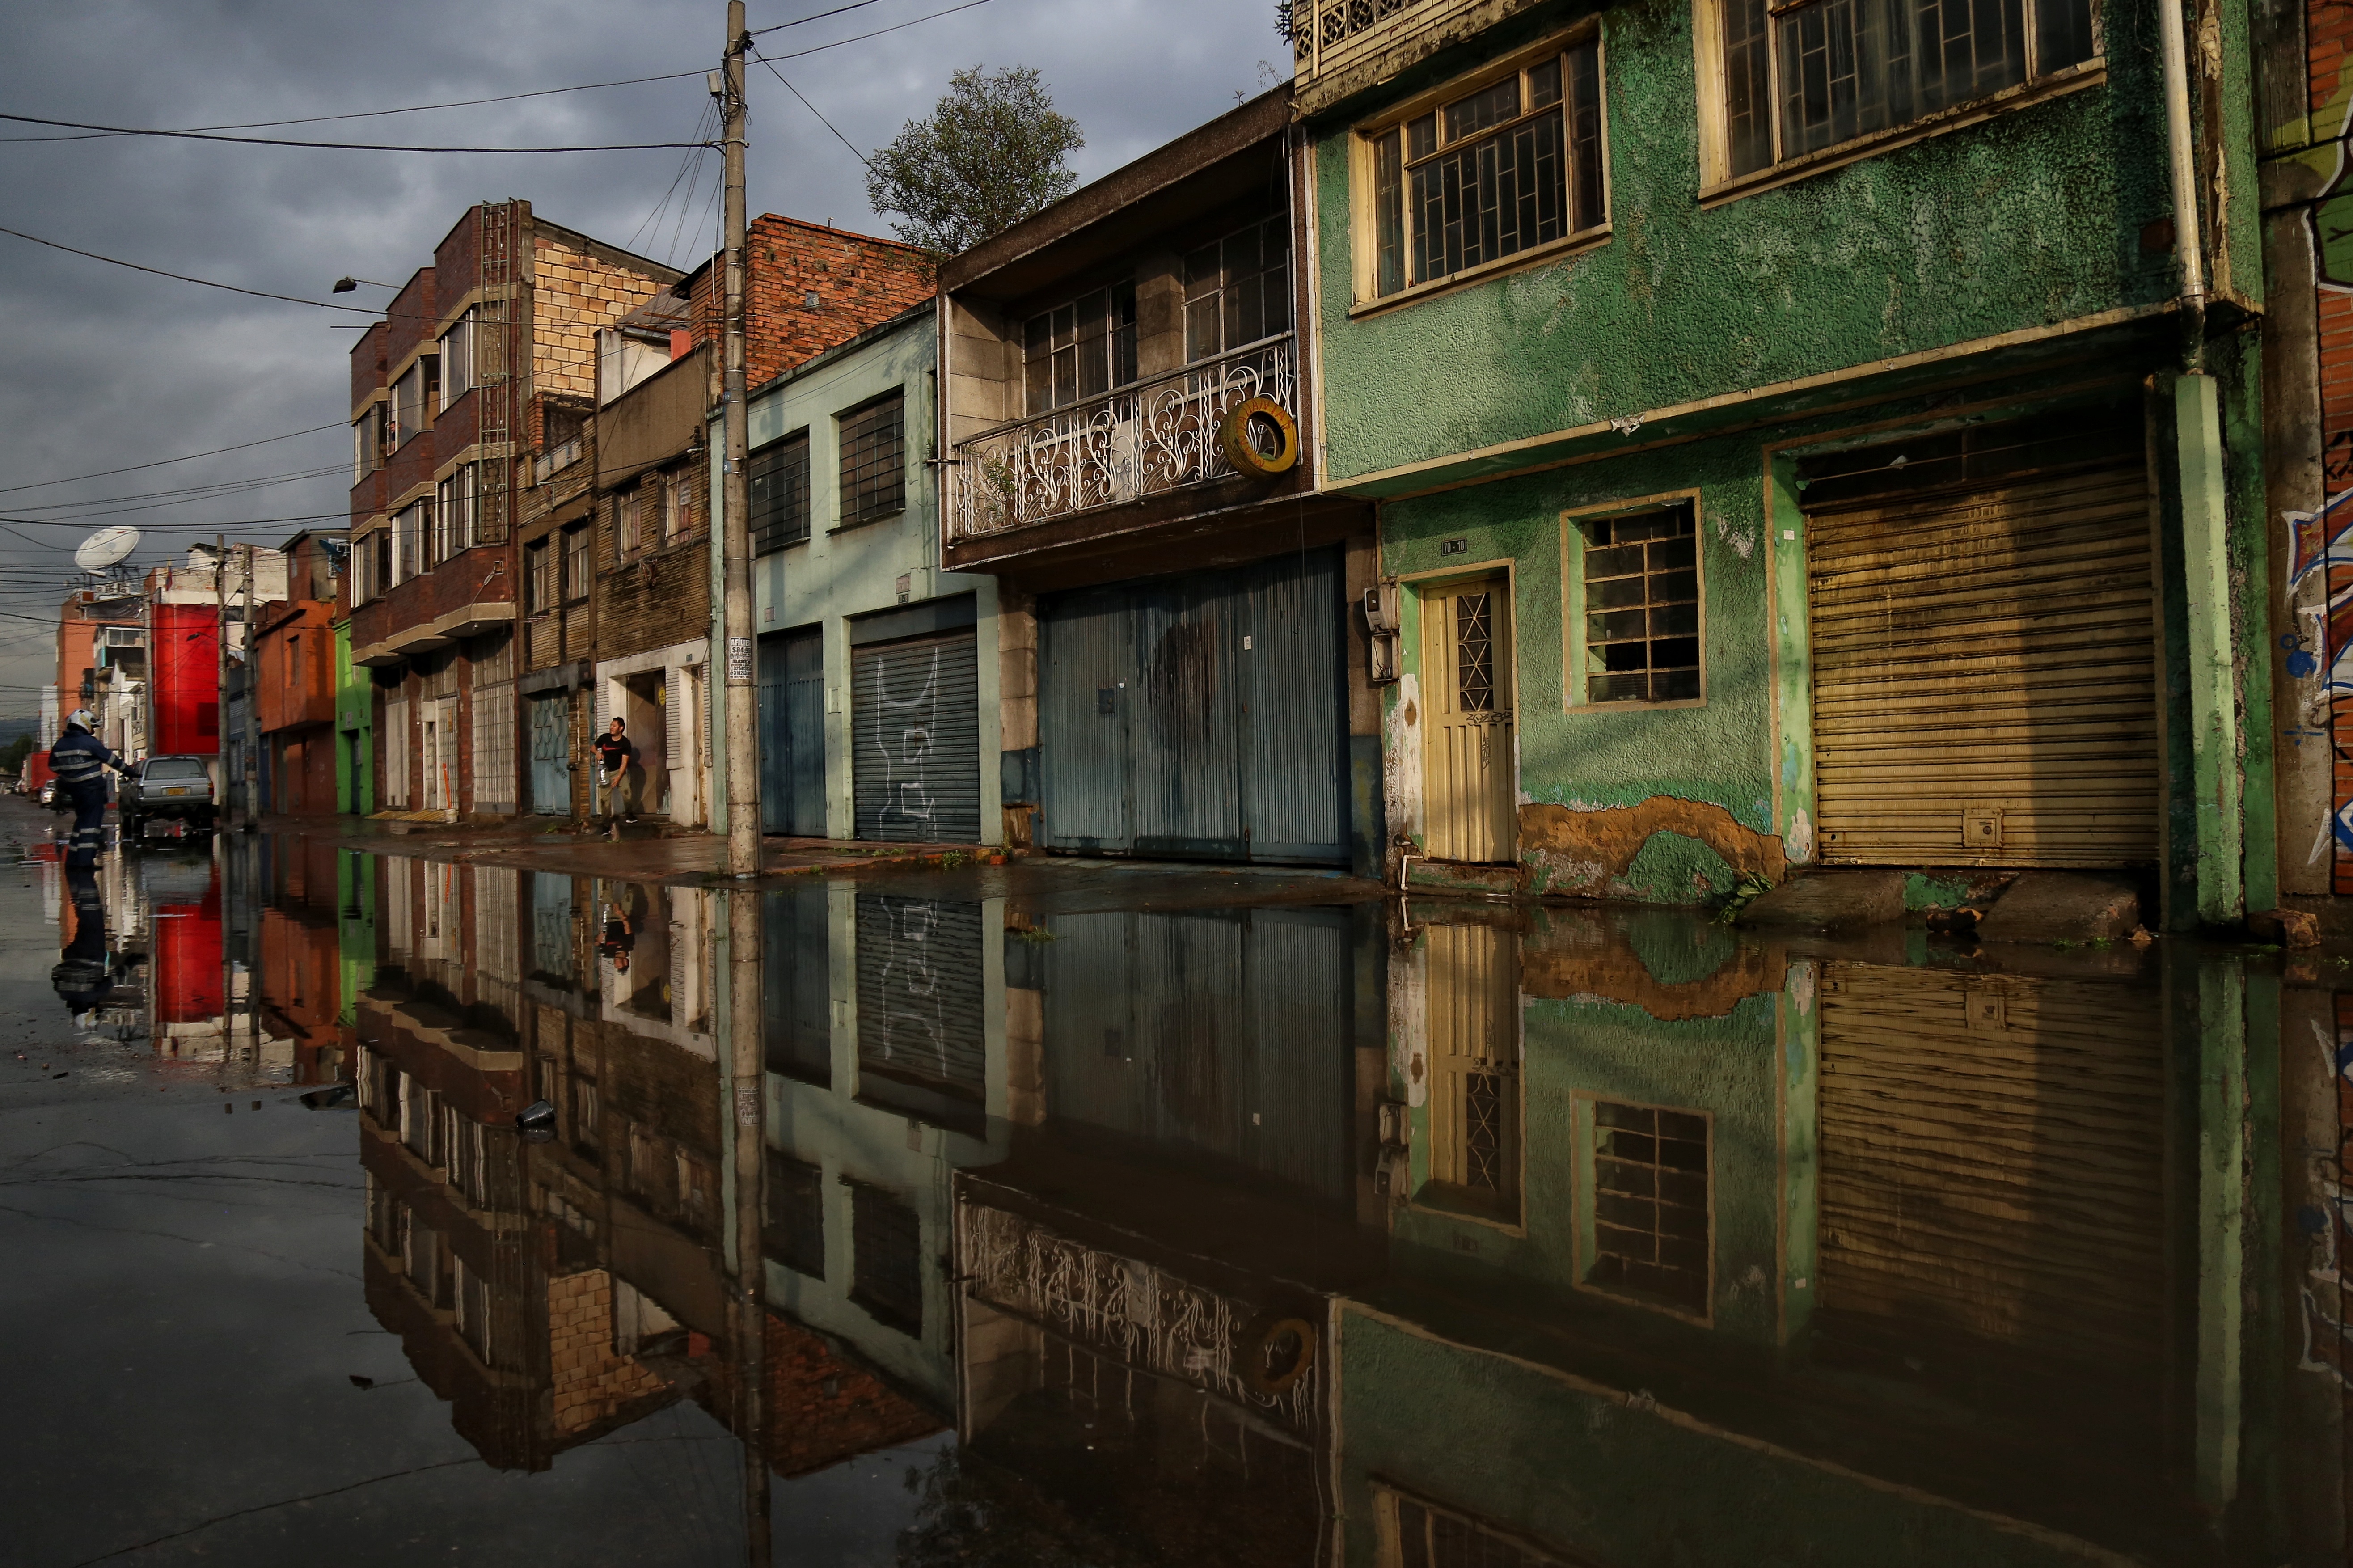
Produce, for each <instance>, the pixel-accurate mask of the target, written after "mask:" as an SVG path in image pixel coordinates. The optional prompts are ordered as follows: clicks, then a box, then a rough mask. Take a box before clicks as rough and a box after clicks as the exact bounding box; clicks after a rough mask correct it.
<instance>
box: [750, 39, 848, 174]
mask: <svg viewBox="0 0 2353 1568" xmlns="http://www.w3.org/2000/svg"><path fill="white" fill-rule="evenodd" d="M752 58H754V59H755V60H757V61H759V62H760V63H761V64H762V65H764V66H766V67H767V68H768V74H769V75H770V76H772V77H775V78H776V79H777V80H778V81H785V73H784V72H782V71H780V70H778V69H777V68H776V66H775V64H774V63H772V62H771V61H770V60H769V58H768V57H767V56H765V55H762V54H755V55H754V56H753V57H752ZM785 90H786V92H789V93H791V94H792V95H793V96H794V97H795V98H798V99H800V100H801V107H802V108H803V109H806V110H808V111H809V112H810V113H811V114H814V115H816V116H817V122H818V124H819V125H822V126H824V127H825V128H826V129H827V130H828V131H831V132H833V139H834V140H835V141H837V142H840V143H841V144H842V145H843V146H845V147H847V148H849V154H850V156H851V157H853V158H856V159H857V160H858V161H859V162H860V163H863V164H865V165H866V166H867V167H868V168H870V169H871V168H872V167H874V161H873V160H872V159H871V158H869V157H868V156H867V155H866V154H865V153H860V151H859V150H858V146H857V143H855V142H852V141H850V139H849V137H847V136H844V135H843V134H842V133H841V132H839V130H837V129H836V128H835V126H834V123H833V121H830V120H828V119H827V118H826V117H825V111H824V110H820V109H818V106H817V105H816V104H814V103H811V102H810V101H809V100H807V99H806V98H802V97H801V89H799V88H797V87H795V86H794V85H793V84H792V83H791V82H788V81H785Z"/></svg>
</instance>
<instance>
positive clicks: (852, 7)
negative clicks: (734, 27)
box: [744, 0, 881, 38]
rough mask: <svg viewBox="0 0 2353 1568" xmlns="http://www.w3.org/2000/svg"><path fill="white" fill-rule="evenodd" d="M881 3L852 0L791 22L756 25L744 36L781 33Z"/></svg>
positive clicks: (877, 1)
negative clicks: (847, 3)
mask: <svg viewBox="0 0 2353 1568" xmlns="http://www.w3.org/2000/svg"><path fill="white" fill-rule="evenodd" d="M869 5H881V0H851V3H850V4H849V5H837V6H835V7H834V8H833V9H832V10H830V11H818V12H816V13H815V14H813V15H811V16H796V17H794V18H793V19H792V20H791V21H789V22H778V23H776V24H775V25H774V26H766V27H754V28H753V29H752V30H751V31H750V32H748V33H746V34H745V35H744V37H750V38H756V37H759V36H760V35H761V34H763V33H781V32H783V31H784V30H785V29H786V27H797V26H800V25H801V24H802V23H804V22H822V21H824V20H825V19H826V18H827V17H828V16H840V15H841V14H842V13H843V12H845V11H863V10H864V9H866V7H868V6H869Z"/></svg>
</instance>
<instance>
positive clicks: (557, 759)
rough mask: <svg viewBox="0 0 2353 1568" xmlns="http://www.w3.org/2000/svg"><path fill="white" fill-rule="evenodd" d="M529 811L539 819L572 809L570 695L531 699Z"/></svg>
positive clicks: (556, 693) (555, 693)
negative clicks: (530, 809) (539, 815)
mask: <svg viewBox="0 0 2353 1568" xmlns="http://www.w3.org/2000/svg"><path fill="white" fill-rule="evenodd" d="M531 808H532V810H533V811H535V812H538V813H540V814H541V815H542V816H561V815H564V814H566V813H568V812H570V811H571V809H572V694H571V693H570V692H568V691H548V692H543V693H541V694H539V695H537V696H534V697H533V698H532V699H531Z"/></svg>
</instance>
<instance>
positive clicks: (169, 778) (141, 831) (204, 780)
mask: <svg viewBox="0 0 2353 1568" xmlns="http://www.w3.org/2000/svg"><path fill="white" fill-rule="evenodd" d="M115 810H116V811H117V812H118V813H119V814H120V815H121V818H122V837H123V838H124V840H125V841H126V842H127V841H129V840H132V839H135V838H164V837H175V836H178V835H181V834H187V833H210V832H211V831H212V830H213V819H214V802H213V779H212V773H211V772H210V771H209V770H207V769H206V766H205V760H204V758H202V757H149V758H148V759H147V760H146V761H144V762H142V763H133V764H132V769H131V776H130V777H129V778H127V779H124V780H123V781H122V786H121V794H120V795H117V796H116V799H115ZM174 825H176V826H174Z"/></svg>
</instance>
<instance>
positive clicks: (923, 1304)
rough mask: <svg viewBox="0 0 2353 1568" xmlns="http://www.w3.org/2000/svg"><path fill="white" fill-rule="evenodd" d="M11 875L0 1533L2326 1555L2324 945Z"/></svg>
mask: <svg viewBox="0 0 2353 1568" xmlns="http://www.w3.org/2000/svg"><path fill="white" fill-rule="evenodd" d="M29 853H30V854H31V855H32V856H33V858H32V860H31V861H29V862H28V863H27V875H26V878H25V879H24V883H23V884H22V885H20V886H18V887H15V888H9V887H0V900H15V902H14V903H13V904H12V905H9V906H8V918H7V920H6V922H5V928H0V931H5V937H0V940H5V943H6V944H7V951H8V953H9V956H10V958H11V959H12V960H13V961H14V962H12V963H7V964H5V965H0V987H5V992H0V994H5V1005H7V1007H8V1008H9V1010H10V1013H11V1015H12V1021H11V1023H10V1024H9V1026H8V1027H9V1029H10V1030H11V1031H12V1033H13V1036H14V1038H13V1041H12V1042H11V1043H10V1046H9V1048H6V1049H0V1187H5V1189H6V1190H5V1192H0V1248H5V1255H6V1257H7V1258H8V1259H9V1267H8V1268H7V1269H6V1271H5V1278H6V1283H5V1285H0V1321H5V1329H6V1331H7V1332H6V1335H5V1342H6V1343H7V1344H8V1345H10V1346H11V1347H12V1348H11V1349H10V1351H9V1352H6V1353H5V1365H6V1367H7V1369H8V1371H9V1373H10V1374H11V1377H10V1384H11V1386H12V1387H13V1388H14V1389H16V1390H17V1391H18V1392H17V1396H16V1401H17V1407H18V1408H19V1409H20V1410H23V1411H30V1412H35V1413H37V1420H35V1421H33V1422H30V1423H26V1422H21V1421H20V1423H19V1424H18V1425H17V1427H16V1437H15V1438H14V1439H12V1440H11V1441H10V1442H8V1443H7V1444H6V1445H5V1447H0V1453H5V1456H6V1458H7V1463H5V1465H0V1517H5V1518H6V1519H8V1520H9V1521H10V1531H9V1534H10V1546H9V1552H8V1560H9V1561H10V1562H12V1563H16V1562H22V1563H27V1564H34V1565H47V1564H56V1565H58V1568H65V1565H67V1564H77V1565H79V1564H83V1563H96V1562H122V1563H167V1562H179V1561H193V1560H195V1559H196V1558H199V1557H202V1558H206V1559H212V1560H227V1561H235V1562H240V1563H295V1562H301V1561H309V1560H311V1559H312V1558H314V1557H315V1555H316V1554H317V1553H319V1552H322V1551H330V1552H333V1553H334V1554H335V1555H336V1557H337V1559H338V1560H343V1561H355V1562H364V1563H375V1562H382V1563H417V1562H425V1561H441V1560H448V1561H452V1562H463V1563H575V1562H576V1563H607V1562H628V1563H712V1562H717V1561H743V1560H745V1558H746V1555H747V1553H748V1554H749V1556H750V1558H751V1560H754V1561H762V1560H767V1561H774V1562H776V1563H787V1562H789V1563H823V1564H870V1563H871V1564H893V1565H898V1564H926V1565H928V1564H945V1563H992V1564H1000V1563H1001V1564H1008V1565H1012V1564H1031V1563H1038V1564H1064V1563H1068V1564H1081V1563H1085V1564H1106V1565H1107V1564H1129V1563H1136V1564H1147V1563H1148V1564H1162V1563H1166V1564H1177V1563H1184V1564H1199V1563H1237V1564H1253V1565H1255V1564H1298V1565H1300V1568H1308V1565H1311V1564H1314V1565H1323V1564H1335V1563H1342V1564H1362V1565H1365V1568H1374V1565H1379V1568H1455V1565H1464V1568H1468V1565H1472V1564H1479V1565H1513V1568H1516V1565H1522V1564H1525V1565H1530V1568H1534V1565H1539V1564H1559V1565H1587V1564H1607V1565H1610V1568H1635V1565H1651V1564H1657V1565H1661V1568H1665V1565H1669V1564H1678V1565H1680V1564H1687V1563H1808V1564H1854V1565H1856V1568H1862V1565H1865V1564H1868V1565H1871V1568H1882V1565H1884V1564H1891V1563H1907V1564H1909V1563H1925V1564H1953V1565H1955V1568H1958V1565H1962V1564H1969V1565H1978V1564H1987V1563H2001V1564H2009V1563H2018V1564H2028V1563H2033V1564H2042V1563H2119V1562H2126V1563H2228V1562H2241V1561H2244V1562H2263V1563H2324V1562H2335V1561H2338V1560H2340V1558H2341V1555H2342V1552H2343V1546H2344V1538H2345V1530H2346V1519H2347V1512H2346V1504H2345V1501H2344V1500H2345V1498H2346V1497H2347V1496H2348V1476H2347V1468H2346V1458H2345V1449H2344V1447H2343V1446H2342V1438H2341V1431H2342V1412H2343V1408H2344V1404H2345V1400H2346V1397H2347V1393H2346V1391H2347V1387H2348V1384H2347V1381H2346V1376H2347V1368H2348V1354H2347V1342H2346V1339H2345V1337H2344V1331H2343V1329H2342V1327H2341V1325H2342V1322H2343V1310H2344V1308H2343V1297H2342V1294H2341V1280H2340V1277H2339V1276H2338V1274H2337V1271H2336V1259H2337V1241H2338V1239H2339V1237H2341V1236H2342V1235H2343V1234H2344V1230H2345V1227H2346V1211H2345V1209H2344V1207H2343V1204H2342V1178H2343V1171H2344V1164H2343V1158H2344V1156H2343V1149H2344V1147H2345V1138H2346V1129H2347V1127H2348V1124H2353V1089H2348V1084H2347V1080H2346V1079H2345V1077H2344V1076H2343V1064H2344V1063H2345V1062H2347V1061H2348V1060H2353V982H2337V984H2345V985H2346V986H2347V989H2346V991H2345V993H2344V994H2341V995H2340V994H2338V993H2337V992H2336V991H2334V990H2332V989H2331V988H2330V987H2331V984H2332V980H2333V977H2335V976H2337V975H2338V974H2340V973H2353V969H2347V968H2345V967H2344V966H2341V965H2338V964H2337V963H2335V961H2334V960H2333V959H2305V960H2293V961H2291V960H2290V959H2284V958H2283V956H2282V955H2279V954H2276V953H2266V952H2258V951H2255V950H2251V949H2244V948H2239V949H2232V948H2222V947H2212V946H2200V945H2199V944H2195V943H2191V942H2178V941H2167V942H2158V943H2156V944H2154V945H2153V946H2151V947H2149V948H2147V950H2141V949H2135V948H2131V947H2129V946H2126V947H2120V948H2117V949H2114V950H2100V951H2093V950H2087V949H2076V950H2059V949H2052V948H2021V949H2016V950H2010V951H2003V950H2000V949H1998V948H1995V947H1992V946H1986V947H1978V946H1975V945H1973V944H1971V943H1969V942H1965V941H1956V940H1954V939H1950V938H1947V937H1944V936H1937V935H1932V934H1931V933H1928V932H1926V931H1922V930H1910V931H1903V930H1896V931H1886V932H1881V933H1876V934H1874V935H1872V936H1868V937H1864V938H1861V939H1858V940H1855V941H1852V942H1832V941H1827V940H1794V941H1793V940H1777V939H1771V938H1764V937H1759V936H1757V935H1756V934H1754V933H1750V932H1746V931H1742V932H1736V931H1732V930H1730V929H1728V928H1725V927H1723V926H1719V925H1715V924H1712V923H1710V922H1708V921H1705V920H1704V918H1701V917H1697V916H1687V915H1685V914H1683V913H1681V912H1677V911H1661V910H1534V911H1530V910H1508V909H1504V908H1501V907H1498V906H1493V905H1485V904H1466V903H1455V902H1449V901H1446V900H1423V899H1420V898H1416V899H1414V900H1411V901H1410V902H1409V903H1408V904H1405V905H1402V906H1401V905H1400V904H1399V903H1398V901H1397V900H1378V899H1373V900H1366V901H1358V902H1335V901H1332V900H1333V899H1334V897H1335V894H1338V893H1345V892H1346V891H1348V890H1350V889H1349V886H1347V885H1342V884H1335V883H1333V882H1332V881H1331V880H1330V879H1320V880H1319V879H1307V878H1301V879H1282V878H1255V877H1253V878H1247V879H1237V878H1230V877H1219V876H1216V875H1212V874H1193V873H1189V872H1185V871H1181V870H1173V871H1172V870H1167V869H1165V868H1164V869H1155V870H1152V871H1148V872H1137V873H1135V874H1134V875H1123V874H1117V873H1116V871H1115V869H1111V868H1105V869H1103V870H1102V871H1099V874H1096V875H1092V876H1086V877H1071V876H1067V875H1061V874H1059V872H1058V871H1057V870H1056V869H1055V868H1045V869H1042V870H1039V871H1037V872H1036V873H1034V874H1025V873H1024V872H1023V871H1022V869H1021V868H968V869H965V870H961V871H949V872H937V873H927V872H920V871H909V870H892V871H884V872H876V873H863V874H860V876H858V877H856V878H849V877H845V878H839V879H829V880H828V879H817V878H806V879H796V880H794V881H793V882H791V883H789V884H787V885H785V886H783V887H780V888H775V889H767V890H763V891H761V892H758V893H752V894H728V893H725V892H721V891H713V890H708V889H697V888H671V887H661V886H654V885H649V884H642V883H635V882H629V881H623V880H615V879H602V878H594V877H586V876H580V877H575V876H568V875H556V874H551V873H545V872H539V871H533V870H525V869H518V868H501V867H491V866H456V865H450V864H446V863H440V862H434V861H428V860H425V859H422V858H413V857H384V856H370V855H361V854H355V853H352V852H348V851H337V850H334V849H332V848H330V847H319V846H313V845H309V844H306V843H304V842H302V841H300V840H296V839H290V838H267V837H264V838H259V839H241V840H238V839H233V840H228V841H225V842H224V844H223V845H222V846H221V847H219V848H218V849H217V850H214V849H212V848H210V847H205V846H198V847H193V848H184V847H170V848H165V849H149V850H145V851H142V852H140V853H136V854H133V855H132V856H130V857H127V858H126V857H123V856H121V855H120V854H110V856H109V857H108V858H106V859H105V860H104V861H103V862H102V863H101V866H100V868H99V870H98V872H97V873H96V874H95V875H94V876H91V877H88V878H74V877H69V876H67V875H65V874H64V873H62V872H61V871H60V870H59V868H58V867H57V866H56V865H55V864H54V863H52V862H51V861H49V860H47V859H46V858H42V855H43V851H41V850H40V849H39V848H37V847H36V848H34V849H32V850H30V851H29ZM731 899H733V900H738V901H737V902H733V903H731V902H730V900H731ZM1146 904H1148V906H1149V907H1145V905H1146ZM17 1050H23V1051H24V1052H25V1053H26V1054H25V1056H24V1057H23V1058H16V1051H17ZM58 1073H64V1074H65V1075H66V1076H65V1077H63V1078H58V1077H56V1076H53V1075H55V1074H58ZM535 1101H545V1102H547V1103H548V1104H549V1105H550V1106H551V1107H552V1108H553V1110H554V1123H553V1126H552V1128H551V1129H549V1130H548V1131H544V1132H543V1133H537V1134H533V1135H528V1136H527V1135H525V1134H522V1133H521V1132H519V1131H517V1130H516V1126H515V1121H516V1117H517V1114H518V1113H519V1112H521V1111H522V1110H523V1109H524V1108H525V1107H526V1106H529V1105H532V1104H533V1102H535ZM101 1496H102V1497H104V1498H106V1499H107V1500H108V1501H107V1502H106V1504H105V1506H103V1507H94V1506H91V1505H90V1502H89V1501H88V1500H90V1499H92V1498H96V1497H101ZM763 1542H765V1546H764V1545H763V1544H762V1543H763Z"/></svg>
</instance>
